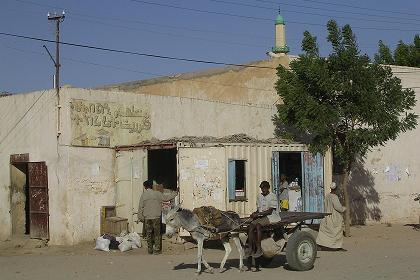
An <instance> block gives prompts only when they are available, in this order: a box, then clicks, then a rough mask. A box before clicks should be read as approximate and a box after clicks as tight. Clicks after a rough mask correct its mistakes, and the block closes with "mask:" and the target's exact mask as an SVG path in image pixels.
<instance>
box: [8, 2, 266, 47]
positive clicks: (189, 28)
mask: <svg viewBox="0 0 420 280" xmlns="http://www.w3.org/2000/svg"><path fill="white" fill-rule="evenodd" d="M14 1H16V2H19V3H24V4H30V5H34V6H38V7H47V8H54V9H59V10H63V7H58V6H52V5H47V4H41V3H36V2H32V1H27V0H14ZM66 12H71V14H72V15H73V16H76V17H81V18H89V19H92V18H94V19H99V20H108V21H117V22H127V23H136V24H142V25H151V26H157V27H164V28H170V29H180V30H187V31H193V32H202V33H215V34H225V35H229V36H232V35H234V36H245V37H253V38H264V39H272V37H269V36H261V35H255V34H247V33H240V32H239V33H237V32H227V31H220V30H212V29H200V28H192V27H185V26H174V25H166V24H158V23H152V22H147V21H142V20H134V19H127V18H120V17H109V16H94V15H88V14H84V13H80V12H78V11H75V10H69V9H66Z"/></svg>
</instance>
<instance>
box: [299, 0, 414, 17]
mask: <svg viewBox="0 0 420 280" xmlns="http://www.w3.org/2000/svg"><path fill="white" fill-rule="evenodd" d="M301 1H304V2H311V3H317V4H324V5H332V6H343V7H348V8H353V9H359V10H367V11H375V12H384V13H392V14H400V15H409V16H416V17H420V14H414V13H407V12H399V11H390V10H382V9H374V8H367V7H360V6H354V5H348V4H342V3H339V4H338V3H331V2H323V1H315V0H301Z"/></svg>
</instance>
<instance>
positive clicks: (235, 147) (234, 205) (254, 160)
mask: <svg viewBox="0 0 420 280" xmlns="http://www.w3.org/2000/svg"><path fill="white" fill-rule="evenodd" d="M224 145H225V151H226V162H227V161H228V160H229V159H238V160H246V161H247V163H246V182H247V188H246V198H247V199H246V200H245V201H234V202H229V200H228V199H227V200H226V201H227V205H226V209H227V210H232V211H235V212H237V213H239V215H240V216H247V215H250V214H251V213H252V212H253V211H255V209H256V197H257V194H258V193H259V191H260V190H259V188H258V187H259V184H260V182H261V181H263V180H266V181H268V182H270V185H271V186H272V184H273V180H272V154H273V152H274V151H282V152H302V151H308V148H307V146H305V145H303V144H224ZM330 165H331V153H330V151H327V153H326V154H325V157H324V178H325V185H326V186H330V184H331V178H332V173H331V166H330ZM227 172H228V170H226V174H227ZM326 193H328V188H326Z"/></svg>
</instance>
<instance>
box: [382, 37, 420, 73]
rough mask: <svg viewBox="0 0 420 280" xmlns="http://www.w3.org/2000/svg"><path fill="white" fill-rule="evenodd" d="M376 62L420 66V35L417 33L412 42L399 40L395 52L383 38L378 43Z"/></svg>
mask: <svg viewBox="0 0 420 280" xmlns="http://www.w3.org/2000/svg"><path fill="white" fill-rule="evenodd" d="M375 62H377V63H381V64H390V65H400V66H410V67H420V35H419V34H416V35H415V36H414V40H413V43H412V44H405V43H404V42H403V41H401V40H400V41H399V42H398V44H397V47H396V48H395V50H394V53H393V54H391V49H390V48H389V47H388V46H387V45H385V44H384V42H383V41H382V40H380V41H379V43H378V52H377V53H376V54H375Z"/></svg>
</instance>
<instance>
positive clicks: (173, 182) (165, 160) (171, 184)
mask: <svg viewBox="0 0 420 280" xmlns="http://www.w3.org/2000/svg"><path fill="white" fill-rule="evenodd" d="M176 153H177V150H176V148H170V149H149V150H148V151H147V176H148V178H149V179H153V180H155V181H156V183H158V184H160V185H162V186H163V187H164V188H166V189H171V190H175V189H176V188H177V159H176Z"/></svg>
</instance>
